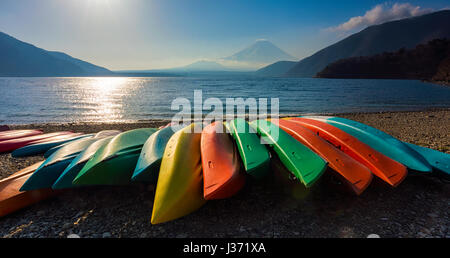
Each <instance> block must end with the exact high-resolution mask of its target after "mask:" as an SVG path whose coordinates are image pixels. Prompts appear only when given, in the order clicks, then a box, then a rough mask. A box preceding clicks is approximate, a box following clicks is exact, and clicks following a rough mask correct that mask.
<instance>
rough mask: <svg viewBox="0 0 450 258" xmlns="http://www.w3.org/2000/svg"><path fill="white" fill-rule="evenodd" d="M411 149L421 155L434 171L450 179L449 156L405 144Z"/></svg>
mask: <svg viewBox="0 0 450 258" xmlns="http://www.w3.org/2000/svg"><path fill="white" fill-rule="evenodd" d="M405 144H407V145H408V146H409V147H410V148H411V149H413V150H415V151H417V153H419V154H420V155H422V156H423V157H424V158H425V159H426V160H427V161H428V162H429V163H430V164H431V166H432V167H433V168H434V170H435V171H437V172H438V173H440V174H442V175H444V176H445V177H446V178H448V179H450V154H447V153H444V152H440V151H437V150H433V149H430V148H426V147H422V146H419V145H415V144H412V143H407V142H405Z"/></svg>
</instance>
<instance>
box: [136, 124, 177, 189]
mask: <svg viewBox="0 0 450 258" xmlns="http://www.w3.org/2000/svg"><path fill="white" fill-rule="evenodd" d="M173 134H174V131H173V130H172V128H171V127H165V128H163V129H161V130H159V131H157V132H156V133H154V134H152V135H151V136H150V137H149V138H148V140H147V141H146V142H145V144H144V146H143V147H142V151H141V154H140V156H139V160H138V162H137V165H136V168H135V170H134V173H133V176H132V180H133V181H143V182H152V183H154V182H156V180H157V179H158V173H159V168H160V166H161V160H162V157H163V155H164V150H165V148H166V145H167V142H168V141H169V139H170V137H172V135H173Z"/></svg>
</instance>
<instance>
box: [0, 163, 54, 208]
mask: <svg viewBox="0 0 450 258" xmlns="http://www.w3.org/2000/svg"><path fill="white" fill-rule="evenodd" d="M42 163H43V162H39V163H36V164H34V165H32V166H29V167H27V168H25V169H22V170H21V171H19V172H17V173H15V174H13V175H11V176H10V177H8V178H5V179H2V180H0V217H3V216H5V215H8V214H10V213H12V212H15V211H17V210H19V209H22V208H25V207H27V206H29V205H32V204H34V203H37V202H39V201H42V200H45V199H47V198H49V197H51V196H53V195H54V194H55V193H56V192H55V191H53V190H52V189H41V190H33V191H27V192H21V191H20V190H19V189H20V187H22V185H23V184H24V183H25V181H27V180H28V178H29V177H30V176H31V175H32V174H33V172H34V171H35V170H36V169H37V168H38V167H39V166H40V165H41V164H42Z"/></svg>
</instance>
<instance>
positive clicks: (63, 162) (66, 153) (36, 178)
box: [20, 138, 97, 191]
mask: <svg viewBox="0 0 450 258" xmlns="http://www.w3.org/2000/svg"><path fill="white" fill-rule="evenodd" d="M95 141H97V140H96V139H94V138H88V139H81V140H78V141H75V142H72V143H71V144H68V145H66V146H64V147H63V148H61V149H59V150H57V151H56V152H55V153H53V154H52V155H50V157H48V159H46V160H45V161H44V163H42V164H41V165H40V166H39V168H38V169H36V171H35V172H34V173H33V174H32V175H31V176H30V177H29V178H28V180H27V181H26V182H25V183H24V184H23V185H22V187H21V188H20V191H31V190H37V189H44V188H51V187H52V185H53V184H54V183H55V181H56V180H57V179H58V177H59V176H60V175H61V173H62V172H63V171H64V169H65V168H66V167H67V166H68V165H69V164H70V162H71V161H72V160H73V159H74V158H75V157H77V156H78V155H79V154H80V153H81V152H82V151H83V150H85V149H86V148H87V147H89V145H91V144H92V143H94V142H95Z"/></svg>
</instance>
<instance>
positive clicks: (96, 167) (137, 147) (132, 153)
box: [73, 128, 157, 185]
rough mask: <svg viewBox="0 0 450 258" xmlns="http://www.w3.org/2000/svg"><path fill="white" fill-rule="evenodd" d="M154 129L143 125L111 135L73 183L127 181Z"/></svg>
mask: <svg viewBox="0 0 450 258" xmlns="http://www.w3.org/2000/svg"><path fill="white" fill-rule="evenodd" d="M156 130H157V129H154V128H142V129H135V130H131V131H128V132H124V133H121V134H119V135H116V136H114V137H113V138H112V139H111V141H110V142H108V143H107V144H106V145H104V146H102V147H101V148H99V149H98V150H97V152H96V153H95V154H94V155H93V156H92V158H91V159H89V161H88V162H87V163H86V165H85V166H84V167H83V169H82V170H81V171H80V173H79V174H78V175H77V177H76V178H75V179H74V181H73V183H74V184H76V185H124V184H129V183H130V182H131V177H132V175H133V171H134V169H135V168H136V164H137V161H138V159H139V155H140V153H141V150H142V146H143V145H144V143H145V142H146V141H147V139H148V138H149V137H150V136H151V135H152V134H153V133H155V132H156Z"/></svg>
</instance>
